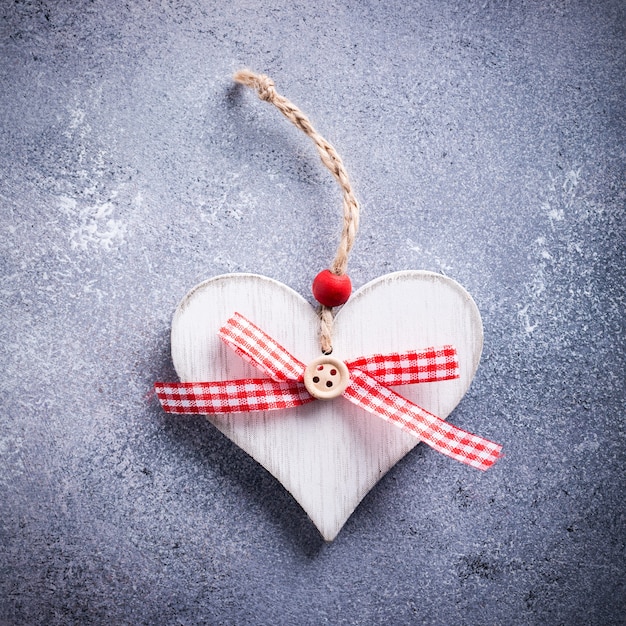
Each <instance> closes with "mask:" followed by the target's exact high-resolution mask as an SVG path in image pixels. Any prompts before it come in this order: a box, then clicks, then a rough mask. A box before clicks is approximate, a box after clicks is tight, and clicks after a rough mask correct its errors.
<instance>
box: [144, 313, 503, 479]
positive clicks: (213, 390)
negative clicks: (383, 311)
mask: <svg viewBox="0 0 626 626" xmlns="http://www.w3.org/2000/svg"><path fill="white" fill-rule="evenodd" d="M218 334H219V337H220V338H221V339H222V340H223V341H224V342H225V343H227V344H228V345H229V346H230V347H231V348H232V349H233V350H234V351H235V352H236V353H237V354H238V355H239V356H241V358H243V359H245V360H246V361H248V362H249V363H251V364H252V365H254V366H255V367H257V368H258V369H260V370H261V371H262V372H264V373H265V374H267V375H268V376H270V379H266V378H262V379H260V378H252V379H243V380H231V381H216V382H199V383H160V382H159V383H156V384H155V385H154V387H155V390H156V393H157V396H158V398H159V401H160V402H161V405H162V406H163V409H164V410H165V411H167V412H168V413H193V414H201V415H205V414H209V413H211V414H215V413H241V412H249V411H272V410H275V409H286V408H290V407H294V406H300V405H302V404H306V403H307V402H312V401H313V400H314V398H313V396H311V395H310V394H309V392H308V391H307V389H306V387H305V385H304V382H303V376H304V370H305V365H304V363H301V362H300V361H298V359H296V358H295V357H294V356H293V355H291V354H290V353H289V352H287V350H285V348H283V347H282V346H281V345H280V344H278V343H277V342H276V341H274V340H273V339H272V338H271V337H270V336H269V335H267V334H266V333H264V332H263V331H262V330H261V329H260V328H258V327H257V326H255V325H254V324H253V323H252V322H250V321H249V320H247V319H246V318H245V317H243V315H240V314H239V313H235V315H233V317H231V318H230V319H229V320H228V321H227V322H226V324H225V325H224V326H223V327H222V328H221V329H220V330H219V333H218ZM346 366H347V367H348V370H349V371H350V382H349V384H348V387H347V388H346V390H345V391H344V392H343V397H344V398H346V399H347V400H349V401H350V402H352V403H354V404H356V405H357V406H359V407H361V408H362V409H364V410H366V411H368V412H369V413H372V414H374V415H376V416H377V417H379V418H381V419H384V420H386V421H389V422H391V423H392V424H394V425H395V426H398V427H399V428H401V429H402V430H404V431H405V432H408V433H410V434H411V435H413V436H414V437H417V438H418V439H419V440H420V441H423V442H424V443H427V444H428V445H429V446H431V447H432V448H434V449H435V450H438V451H439V452H442V453H443V454H445V455H447V456H449V457H452V458H453V459H456V460H458V461H461V462H462V463H466V464H467V465H471V466H472V467H476V468H478V469H481V470H486V469H488V468H489V467H491V465H493V464H494V463H495V462H496V460H497V459H498V457H499V456H500V451H501V449H502V446H500V445H498V444H497V443H493V442H492V441H488V440H487V439H483V438H482V437H478V436H477V435H472V434H471V433H468V432H466V431H464V430H461V429H460V428H457V427H456V426H453V425H452V424H449V423H448V422H446V421H445V420H442V419H440V418H439V417H437V416H436V415H433V414H432V413H429V412H428V411H427V410H426V409H423V408H422V407H420V406H417V405H416V404H413V403H412V402H410V401H409V400H407V399H406V398H404V397H402V396H401V395H399V394H398V393H396V392H395V391H393V390H392V389H389V387H388V386H387V385H403V384H412V383H420V382H435V381H442V380H450V379H454V378H458V377H459V363H458V359H457V354H456V350H455V349H454V348H453V347H452V346H443V347H441V348H427V349H425V350H422V351H421V352H416V351H410V352H403V353H393V354H376V355H373V356H368V357H359V358H357V359H352V360H350V361H346Z"/></svg>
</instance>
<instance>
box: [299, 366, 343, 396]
mask: <svg viewBox="0 0 626 626" xmlns="http://www.w3.org/2000/svg"><path fill="white" fill-rule="evenodd" d="M349 382H350V372H349V371H348V368H347V366H346V364H345V363H344V362H343V361H340V360H339V359H333V358H332V357H329V356H321V357H319V358H317V359H315V360H314V361H311V362H310V363H309V364H308V365H307V366H306V369H305V370H304V386H305V387H306V390H307V391H308V392H309V393H310V394H311V395H312V396H313V397H314V398H317V399H318V400H330V399H331V398H336V397H337V396H340V395H341V394H342V393H343V392H344V391H345V390H346V387H347V386H348V383H349Z"/></svg>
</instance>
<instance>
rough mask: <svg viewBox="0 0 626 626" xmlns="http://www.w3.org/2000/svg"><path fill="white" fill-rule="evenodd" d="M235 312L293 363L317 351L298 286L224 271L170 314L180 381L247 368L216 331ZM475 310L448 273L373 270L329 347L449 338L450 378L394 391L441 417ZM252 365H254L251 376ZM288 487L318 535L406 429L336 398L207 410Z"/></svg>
mask: <svg viewBox="0 0 626 626" xmlns="http://www.w3.org/2000/svg"><path fill="white" fill-rule="evenodd" d="M235 312H238V313H241V314H242V315H244V316H245V317H247V318H248V319H250V320H251V321H252V322H254V324H256V325H257V326H259V327H260V328H262V329H263V330H264V331H265V332H267V333H268V334H269V335H270V336H272V337H273V338H275V339H276V340H277V341H278V342H279V343H280V344H281V345H282V346H284V347H285V348H286V349H287V350H288V351H289V352H291V354H293V355H294V356H295V357H297V358H298V359H300V360H301V361H302V362H304V363H308V362H310V361H312V360H313V359H314V358H317V357H318V356H320V347H319V342H318V333H319V321H318V318H317V314H316V312H315V310H314V309H313V307H312V306H311V305H310V304H309V303H308V302H307V301H306V300H305V299H304V298H303V297H302V296H300V295H299V294H298V293H296V292H295V291H293V290H292V289H290V288H289V287H287V286H286V285H283V284H281V283H279V282H277V281H275V280H272V279H270V278H266V277H264V276H258V275H254V274H227V275H223V276H217V277H215V278H212V279H210V280H207V281H205V282H203V283H201V284H200V285H198V286H196V287H195V288H194V289H192V290H191V291H190V292H189V293H188V294H187V295H186V296H185V298H184V299H183V301H182V302H181V304H180V305H179V307H178V309H177V311H176V313H175V315H174V320H173V323H172V359H173V361H174V367H175V368H176V372H177V373H178V375H179V377H180V379H181V381H189V382H192V381H211V380H233V379H238V378H259V377H260V373H259V371H258V370H256V369H255V368H254V367H253V366H251V365H249V364H248V363H246V362H245V361H244V360H242V359H241V358H240V357H239V356H237V355H236V354H235V353H234V352H233V351H232V350H230V349H229V348H228V347H227V346H226V345H225V344H224V343H223V342H222V341H220V340H219V338H218V335H217V333H218V330H219V329H220V327H221V326H222V325H223V324H224V322H225V321H226V320H227V319H228V318H229V317H230V316H232V315H233V313H235ZM482 342H483V331H482V322H481V319H480V314H479V312H478V309H477V307H476V305H475V304H474V301H473V300H472V298H471V296H470V295H469V294H468V293H467V292H466V291H465V290H464V289H463V287H461V286H460V285H459V284H458V283H456V282H455V281H453V280H451V279H449V278H447V277H445V276H441V275H439V274H434V273H432V272H424V271H405V272H397V273H394V274H388V275H386V276H382V277H381V278H378V279H376V280H374V281H372V282H370V283H368V284H367V285H365V286H364V287H362V288H361V289H359V290H358V291H357V292H356V293H355V294H354V295H353V296H352V298H351V299H350V300H349V301H348V302H347V304H345V305H344V306H343V308H342V309H341V310H340V311H339V313H338V314H337V316H336V318H335V327H334V339H333V348H334V350H333V357H336V358H338V359H341V360H347V359H351V358H356V357H359V356H364V355H369V354H374V353H389V352H403V351H407V350H419V349H421V348H425V347H428V346H438V345H443V344H452V345H454V346H455V347H456V349H457V352H458V358H459V365H460V378H458V379H455V380H446V381H440V382H434V383H420V384H418V385H406V386H403V387H402V388H401V391H400V392H401V394H402V395H403V396H405V397H406V398H408V399H409V400H411V401H412V402H415V403H416V404H418V405H420V406H422V407H424V408H425V409H427V410H428V411H430V412H432V413H434V414H435V415H437V416H439V417H441V418H444V419H445V418H446V417H447V416H448V415H449V414H450V412H451V411H452V410H453V409H454V407H455V406H456V405H457V404H458V403H459V401H460V400H461V398H462V397H463V395H464V394H465V392H466V391H467V388H468V387H469V385H470V383H471V381H472V378H473V377H474V373H475V372H476V368H477V367H478V362H479V360H480V354H481V351H482ZM261 376H262V375H261ZM207 418H208V419H209V421H210V422H211V423H212V424H214V425H215V426H216V427H217V428H218V429H219V430H220V431H222V432H223V433H224V434H225V435H226V436H227V437H228V438H229V439H231V440H232V441H233V442H234V443H236V444H237V445H238V446H239V447H241V448H242V449H243V450H245V451H246V452H247V453H248V454H250V455H251V456H252V457H253V458H254V459H256V460H257V461H258V462H259V463H260V464H261V465H263V466H264V467H265V468H266V469H267V470H269V471H270V472H271V473H272V474H273V475H274V476H275V477H276V478H277V479H278V480H279V481H280V482H281V483H282V484H283V486H284V487H285V488H286V489H287V490H288V491H289V492H290V493H291V494H292V495H293V497H294V498H295V499H296V500H297V501H298V503H299V504H300V505H301V506H302V508H303V509H304V510H305V511H306V513H307V514H308V515H309V517H310V518H311V520H312V521H313V523H314V524H315V526H316V527H317V528H318V529H319V531H320V533H321V534H322V536H323V537H324V539H326V540H327V541H331V540H332V539H334V538H335V536H336V535H337V533H338V532H339V531H340V529H341V527H342V526H343V524H344V523H345V521H346V520H347V519H348V517H349V516H350V515H351V514H352V512H353V511H354V509H355V508H356V507H357V505H358V504H359V502H360V501H361V500H362V499H363V497H364V496H365V495H366V494H367V492H368V491H369V490H370V489H372V487H373V486H374V485H375V484H376V483H377V482H378V481H379V480H380V478H381V477H382V476H383V475H384V474H385V472H386V471H387V470H389V469H390V468H391V467H393V465H394V464H395V463H397V462H398V461H399V460H400V459H401V458H402V457H403V456H404V455H405V454H406V453H407V452H409V451H410V450H411V449H412V448H413V447H414V446H415V445H416V444H417V443H418V440H417V439H415V438H414V437H412V436H411V435H409V434H407V433H405V432H402V431H401V430H399V429H398V428H397V427H396V426H394V425H393V424H391V423H389V422H385V421H383V420H380V419H378V418H376V417H374V416H372V415H370V414H368V413H366V412H364V411H363V410H362V409H359V408H358V407H357V406H355V405H354V404H352V403H350V402H348V401H347V400H346V399H345V398H343V397H338V398H335V399H333V400H326V401H324V400H318V401H315V402H312V403H309V404H306V405H304V406H300V407H296V408H291V409H285V410H280V411H270V412H259V413H243V414H242V413H238V414H229V415H211V416H207Z"/></svg>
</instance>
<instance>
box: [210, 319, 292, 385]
mask: <svg viewBox="0 0 626 626" xmlns="http://www.w3.org/2000/svg"><path fill="white" fill-rule="evenodd" d="M217 334H218V335H219V338H220V339H221V340H222V341H223V342H224V343H225V344H226V345H228V346H229V347H230V348H232V349H233V350H234V351H235V352H236V353H237V354H238V355H239V356H240V357H241V358H242V359H243V360H244V361H247V362H248V363H250V364H252V365H254V366H255V367H257V368H258V369H260V370H261V371H263V372H265V373H266V374H267V375H268V376H270V378H272V379H273V380H277V381H286V380H292V381H302V377H303V373H304V363H301V362H300V361H298V359H296V358H295V357H294V356H293V355H292V354H290V353H289V352H287V350H285V348H283V347H282V346H281V345H280V344H279V343H278V342H276V341H274V339H272V338H271V337H270V336H269V335H268V334H267V333H265V332H263V331H262V330H261V329H260V328H259V327H258V326H255V325H254V324H253V323H252V322H251V321H250V320H248V319H246V318H245V317H244V316H243V315H241V314H240V313H235V314H234V315H233V316H232V317H231V318H230V319H229V320H228V321H227V322H226V324H224V326H222V328H220V330H219V331H218V333H217Z"/></svg>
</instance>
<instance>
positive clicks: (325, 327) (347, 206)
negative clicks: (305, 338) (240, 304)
mask: <svg viewBox="0 0 626 626" xmlns="http://www.w3.org/2000/svg"><path fill="white" fill-rule="evenodd" d="M233 78H234V80H235V81H236V82H238V83H241V84H242V85H246V86H248V87H251V88H252V89H254V90H255V91H256V92H257V94H258V96H259V98H260V99H261V100H264V101H265V102H269V103H271V104H273V105H274V106H275V107H276V108H277V109H278V110H279V111H280V112H281V113H282V114H283V115H284V116H285V117H286V118H287V119H288V120H289V121H290V122H291V123H292V124H293V125H294V126H296V127H297V128H299V129H300V130H301V131H302V132H303V133H304V134H305V135H307V136H308V137H310V138H311V140H312V141H313V143H314V144H315V147H316V148H317V151H318V153H319V155H320V158H321V159H322V163H323V164H324V165H325V166H326V167H327V168H328V169H329V170H330V173H331V174H332V175H333V176H334V177H335V180H336V181H337V182H338V183H339V187H340V188H341V192H342V195H343V225H342V228H341V239H340V241H339V246H338V247H337V252H336V254H335V258H334V259H333V261H332V263H331V264H330V268H329V269H330V271H331V272H332V273H333V274H336V275H338V276H341V275H343V274H345V273H346V269H347V266H348V256H349V254H350V250H352V246H353V245H354V240H355V239H356V233H357V230H358V228H359V203H358V201H357V199H356V197H355V195H354V192H353V191H352V185H351V184H350V179H349V178H348V173H347V172H346V168H345V167H344V164H343V161H342V160H341V157H340V156H339V155H338V154H337V151H336V150H335V148H333V147H332V146H331V145H330V144H329V143H328V141H326V139H324V137H322V136H321V135H320V134H319V133H318V132H317V131H316V130H315V128H313V125H312V124H311V122H310V121H309V119H308V118H307V116H306V115H305V114H304V113H303V112H302V111H301V110H300V109H299V108H298V107H297V106H295V105H294V104H293V103H292V102H290V101H289V100H287V98H285V97H284V96H282V95H280V94H279V93H278V92H277V91H276V89H275V87H274V81H273V80H272V79H271V78H270V77H269V76H266V75H265V74H255V73H254V72H251V71H250V70H241V71H239V72H237V73H236V74H235V75H234V77H233ZM319 318H320V344H321V348H322V352H324V354H330V353H331V352H332V349H333V348H332V332H333V310H332V308H331V307H327V306H324V305H320V309H319Z"/></svg>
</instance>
